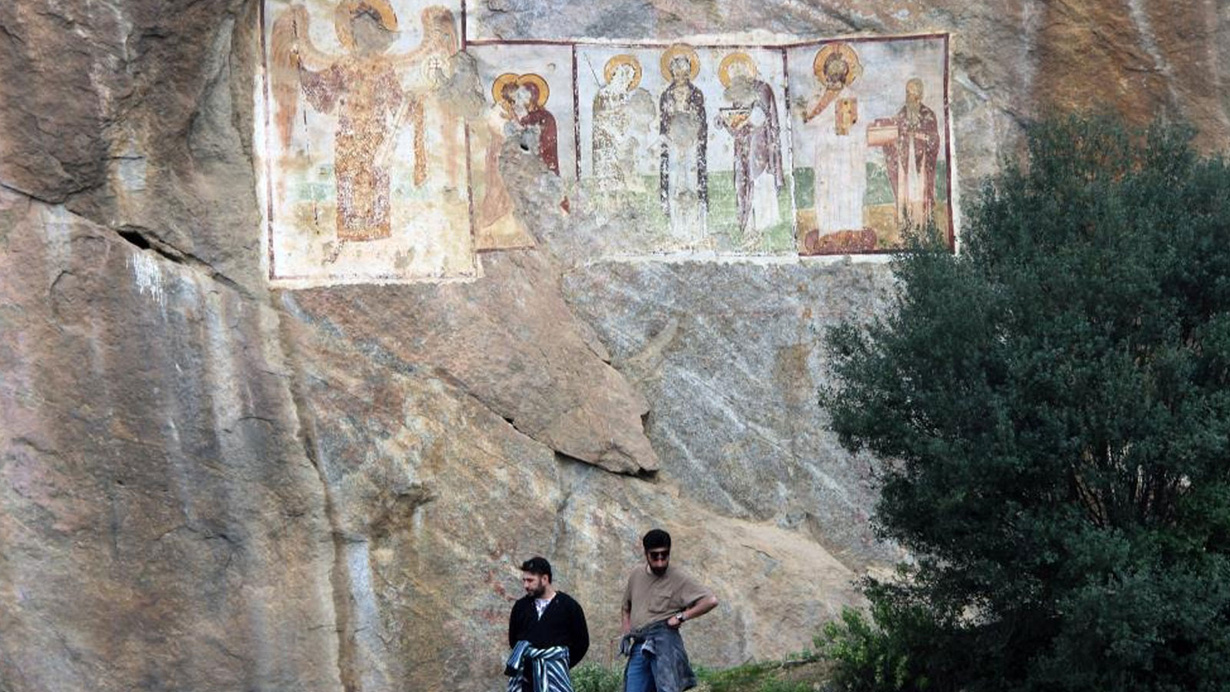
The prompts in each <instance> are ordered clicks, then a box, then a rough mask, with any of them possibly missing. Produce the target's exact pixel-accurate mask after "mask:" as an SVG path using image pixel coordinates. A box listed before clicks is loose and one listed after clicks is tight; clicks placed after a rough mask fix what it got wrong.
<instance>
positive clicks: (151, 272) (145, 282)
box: [128, 252, 167, 317]
mask: <svg viewBox="0 0 1230 692" xmlns="http://www.w3.org/2000/svg"><path fill="white" fill-rule="evenodd" d="M128 266H129V267H131V268H132V278H133V280H134V281H135V282H136V285H137V290H138V291H139V292H140V293H141V295H148V296H149V298H150V300H152V301H154V302H155V303H157V304H158V309H159V310H160V311H161V312H162V315H163V317H166V314H167V294H166V291H165V289H164V287H163V278H162V267H161V266H159V264H158V260H157V259H154V256H153V255H151V254H149V253H146V252H135V253H133V254H132V255H130V256H129V257H128Z"/></svg>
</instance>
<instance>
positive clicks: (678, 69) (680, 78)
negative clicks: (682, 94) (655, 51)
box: [670, 55, 692, 84]
mask: <svg viewBox="0 0 1230 692" xmlns="http://www.w3.org/2000/svg"><path fill="white" fill-rule="evenodd" d="M670 68H671V81H673V82H674V83H675V84H682V83H683V82H686V81H688V80H689V79H690V78H691V77H692V63H691V62H690V61H689V60H688V59H687V58H686V57H684V56H682V55H677V56H675V57H673V58H671V64H670Z"/></svg>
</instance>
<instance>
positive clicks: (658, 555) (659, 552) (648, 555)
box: [645, 548, 671, 576]
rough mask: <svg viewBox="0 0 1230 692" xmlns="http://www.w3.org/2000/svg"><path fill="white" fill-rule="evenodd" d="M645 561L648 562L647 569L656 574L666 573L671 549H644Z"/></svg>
mask: <svg viewBox="0 0 1230 692" xmlns="http://www.w3.org/2000/svg"><path fill="white" fill-rule="evenodd" d="M645 561H646V562H647V563H649V571H651V572H653V573H654V574H656V575H658V576H661V575H663V574H666V568H667V567H670V565H671V549H670V548H651V549H649V550H646V551H645Z"/></svg>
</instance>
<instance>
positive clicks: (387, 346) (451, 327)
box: [284, 250, 658, 474]
mask: <svg viewBox="0 0 1230 692" xmlns="http://www.w3.org/2000/svg"><path fill="white" fill-rule="evenodd" d="M486 274H487V275H486V277H485V278H484V279H483V280H482V281H478V282H475V283H465V284H463V283H451V284H439V285H428V286H386V287H381V288H375V289H373V288H371V287H363V288H333V289H321V290H311V291H303V292H300V293H294V294H290V293H287V294H284V295H285V302H286V303H287V304H288V305H291V306H293V307H294V308H295V309H296V312H297V314H299V315H300V316H302V317H303V318H304V319H309V320H312V321H316V322H321V323H327V326H328V328H329V329H330V330H332V331H334V332H335V333H337V334H338V336H339V337H343V338H347V339H350V340H352V341H355V342H358V343H363V344H368V345H370V347H371V348H372V349H378V350H379V351H378V352H377V353H376V354H374V355H377V356H379V355H380V353H384V354H387V357H389V358H393V359H396V360H399V361H401V362H404V363H406V364H408V367H411V368H414V369H422V370H425V371H426V372H428V373H429V374H431V375H433V376H435V377H440V378H443V379H445V380H447V381H449V382H452V383H454V384H456V385H457V386H458V387H460V388H462V389H463V390H464V391H466V392H468V393H469V394H471V395H473V396H475V397H477V398H478V399H479V400H480V401H482V402H483V403H484V404H486V405H487V406H488V407H489V408H491V410H492V411H494V412H495V413H497V414H499V415H500V416H502V417H503V418H505V419H507V420H508V421H509V422H511V423H512V424H513V425H514V426H515V427H516V428H517V429H518V430H521V431H522V432H525V433H526V434H528V435H529V436H531V437H533V438H534V439H536V440H539V441H541V442H543V443H544V444H547V445H548V446H550V447H551V448H553V449H555V450H556V451H558V452H560V453H562V454H565V455H568V456H571V457H575V458H577V459H582V460H584V461H589V462H591V463H594V464H597V465H599V466H602V467H603V468H606V469H608V470H611V471H615V472H617V473H633V474H635V473H640V472H644V471H655V470H657V467H658V460H657V456H656V454H655V453H654V450H653V448H652V447H650V445H649V441H648V440H647V439H646V438H645V436H644V433H643V432H642V431H641V421H640V417H641V416H642V415H644V414H646V413H647V412H648V405H647V404H646V403H645V400H644V398H643V397H642V396H641V395H640V393H639V392H637V391H636V390H635V389H633V388H632V387H631V386H630V385H629V384H628V382H627V381H626V380H624V378H622V377H621V376H620V375H619V374H618V373H617V372H616V371H615V370H613V369H611V367H610V366H608V365H607V364H606V363H605V362H604V361H606V360H609V357H608V356H607V354H606V350H605V349H604V348H603V347H602V345H601V343H600V342H599V340H597V339H595V338H594V337H593V335H592V332H591V330H590V328H589V327H588V325H586V324H584V323H583V322H579V321H578V320H577V319H576V318H575V317H573V316H572V314H571V313H570V312H569V311H568V307H567V305H566V304H565V303H564V301H563V299H562V297H561V295H560V291H559V272H558V270H557V269H555V267H554V265H553V263H552V262H551V261H550V259H549V257H548V256H547V255H546V254H545V253H543V252H541V251H539V250H524V251H515V252H509V253H505V254H501V255H493V256H491V257H490V258H489V259H488V261H487V262H486ZM393 306H397V307H396V308H393Z"/></svg>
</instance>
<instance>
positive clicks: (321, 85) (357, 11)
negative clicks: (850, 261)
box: [258, 0, 954, 287]
mask: <svg viewBox="0 0 1230 692" xmlns="http://www.w3.org/2000/svg"><path fill="white" fill-rule="evenodd" d="M263 10H264V26H265V27H266V29H265V32H264V38H265V66H266V76H267V80H266V89H265V94H264V95H265V99H264V101H263V105H264V108H265V116H266V117H265V120H264V123H265V124H264V126H263V130H262V133H258V146H259V147H260V149H261V151H262V155H263V157H264V160H263V164H264V166H263V171H262V172H263V174H264V180H263V185H264V194H265V197H266V201H267V214H266V216H267V219H266V222H267V224H266V229H267V230H266V240H267V251H268V265H269V276H270V279H271V281H273V282H274V283H275V284H278V285H284V286H292V287H293V286H301V285H317V284H328V283H350V282H373V283H379V282H414V281H446V280H457V279H463V280H464V279H474V278H477V277H478V276H480V275H481V264H480V254H479V253H482V252H494V251H504V250H514V249H517V248H529V247H534V246H535V245H536V240H535V238H534V237H533V235H532V234H531V233H530V231H529V229H530V228H534V227H536V226H537V225H538V224H537V223H534V222H533V219H531V218H530V215H539V216H541V215H544V214H553V215H568V214H573V213H576V212H577V211H578V209H577V208H575V207H576V205H577V204H578V203H580V204H582V205H585V211H586V213H589V212H594V211H596V212H599V213H602V212H609V213H612V214H615V213H618V214H620V215H621V218H633V219H635V222H634V223H629V224H626V225H624V226H623V227H622V228H621V229H620V233H619V235H620V237H618V238H613V239H611V241H610V242H607V243H605V244H604V245H603V246H602V248H601V249H600V250H599V251H598V252H600V253H602V254H614V255H654V254H665V255H674V254H683V255H696V254H701V255H749V256H750V255H779V256H791V255H796V254H801V255H825V254H852V253H883V252H892V251H894V250H899V249H901V248H902V247H904V241H905V239H906V238H907V236H908V234H909V233H910V230H911V228H918V227H921V226H924V225H926V224H929V223H934V225H935V228H937V229H938V231H939V232H940V233H941V234H942V235H943V237H944V239H945V240H946V241H947V243H948V245H949V247H952V246H953V243H954V227H953V221H952V202H951V200H952V187H951V175H950V168H951V154H950V152H951V149H952V147H951V142H950V141H948V137H949V134H948V133H949V127H948V118H949V114H948V97H947V94H948V72H947V67H948V36H947V35H945V34H931V35H922V36H905V37H875V38H857V39H855V38H851V39H842V40H817V41H811V42H803V43H793V44H788V45H779V46H765V45H759V46H745V45H693V44H688V43H673V44H666V43H643V42H642V43H616V42H597V41H501V40H498V39H484V40H473V41H470V42H469V43H468V44H467V43H465V42H464V41H461V40H459V36H461V35H462V34H463V33H464V32H463V31H462V28H461V26H460V24H461V22H460V21H459V18H458V17H459V8H458V7H448V6H445V5H441V4H436V3H434V2H432V3H428V2H423V1H422V0H417V1H411V0H342V1H341V2H334V1H332V0H302V1H301V2H300V1H296V2H290V1H289V0H266V3H265V5H264V8H263ZM462 17H463V18H464V16H462ZM463 49H464V50H463ZM527 154H529V156H527ZM525 185H531V186H533V187H532V189H530V188H525V187H519V186H525ZM544 194H545V195H546V199H547V200H548V203H546V204H544V203H543V199H544V197H543V195H544ZM529 199H532V200H533V202H528V201H527V200H529Z"/></svg>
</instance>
